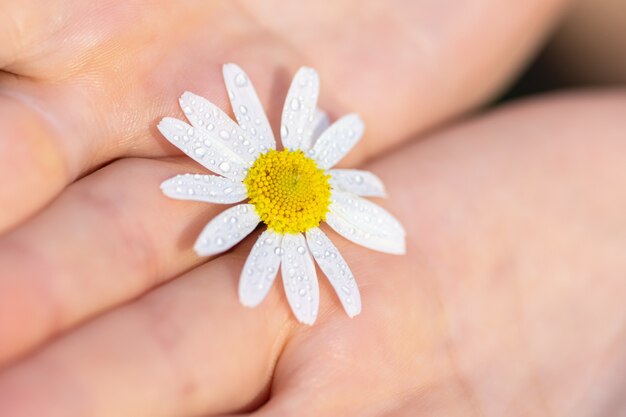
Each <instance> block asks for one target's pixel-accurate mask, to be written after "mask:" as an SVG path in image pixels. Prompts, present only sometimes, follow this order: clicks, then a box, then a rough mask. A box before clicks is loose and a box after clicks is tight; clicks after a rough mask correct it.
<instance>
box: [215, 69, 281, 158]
mask: <svg viewBox="0 0 626 417" xmlns="http://www.w3.org/2000/svg"><path fill="white" fill-rule="evenodd" d="M222 72H223V74H224V82H225V83H226V89H227V90H228V97H229V98H230V104H231V106H232V108H233V112H234V113H235V117H237V121H238V122H239V126H241V128H242V129H243V130H244V131H246V132H247V133H248V138H249V139H250V140H251V141H253V142H256V144H257V148H258V149H260V150H261V151H266V150H268V149H274V148H276V141H275V140H274V134H273V133H272V128H271V126H270V123H269V122H268V121H267V116H266V115H265V111H264V110H263V106H262V105H261V102H260V101H259V97H258V96H257V94H256V91H255V89H254V86H253V85H252V81H250V78H249V77H248V75H247V74H246V73H245V72H244V71H243V70H242V69H241V68H240V67H239V66H238V65H235V64H226V65H224V67H223V69H222Z"/></svg>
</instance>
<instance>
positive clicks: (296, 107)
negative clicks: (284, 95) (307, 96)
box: [289, 97, 300, 111]
mask: <svg viewBox="0 0 626 417" xmlns="http://www.w3.org/2000/svg"><path fill="white" fill-rule="evenodd" d="M289 106H290V107H291V110H293V111H296V110H299V109H300V100H299V99H298V98H296V97H294V98H292V99H291V102H290V103H289Z"/></svg>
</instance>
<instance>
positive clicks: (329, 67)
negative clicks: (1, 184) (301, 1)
mask: <svg viewBox="0 0 626 417" xmlns="http://www.w3.org/2000/svg"><path fill="white" fill-rule="evenodd" d="M562 2H563V0H552V1H549V2H547V1H537V0H535V1H533V2H522V3H520V4H519V5H517V6H516V7H518V8H519V9H516V10H514V11H511V10H508V11H506V10H505V9H504V7H505V6H504V5H502V3H501V2H497V1H495V0H492V1H490V2H487V3H485V4H484V6H481V7H480V8H479V9H478V10H472V9H470V10H469V15H471V16H476V18H475V19H476V20H472V19H470V20H462V21H464V22H466V24H464V25H456V24H453V23H451V22H455V23H456V22H458V20H459V19H458V18H455V16H465V15H467V14H468V13H467V12H468V10H466V9H464V8H459V7H457V5H455V7H452V8H449V9H448V10H454V11H455V13H458V15H455V16H450V17H445V19H446V20H447V19H450V21H451V22H450V23H448V26H446V25H441V24H440V22H437V23H436V24H434V23H433V21H432V20H436V19H434V18H433V16H431V15H429V14H428V13H424V12H423V10H421V9H420V8H419V7H418V8H413V7H408V8H407V7H406V5H405V4H404V3H403V2H398V3H395V5H396V8H394V7H385V8H384V9H381V10H373V9H371V8H363V7H356V8H353V10H358V14H356V15H351V18H353V19H352V21H351V25H354V28H355V29H356V31H358V32H359V33H366V34H368V36H371V38H372V39H376V42H385V44H386V45H394V47H393V48H391V49H388V50H387V51H386V56H385V58H386V59H385V60H380V59H379V57H378V55H377V54H376V56H373V55H372V54H373V53H374V52H375V51H377V50H378V48H371V43H369V42H360V41H357V40H355V39H354V38H353V37H352V36H351V35H350V34H351V33H354V31H345V34H344V32H341V33H340V35H341V37H340V39H332V40H330V39H328V38H326V37H324V36H322V35H323V33H326V32H328V33H337V32H336V31H335V30H328V31H320V30H319V28H318V26H319V24H320V22H321V21H323V23H324V25H331V26H332V24H334V22H336V21H341V20H342V19H341V7H337V8H335V9H334V12H333V13H335V14H337V16H334V17H335V18H336V19H338V20H333V19H331V20H329V21H326V20H324V18H323V17H317V18H311V16H312V15H313V16H326V15H327V13H326V11H324V10H319V9H317V8H315V7H314V8H313V10H312V11H311V12H312V14H310V13H306V11H302V10H300V11H295V10H294V11H291V12H290V17H291V18H290V19H285V20H289V21H290V24H294V25H297V26H298V25H300V27H299V28H298V30H297V31H294V30H292V29H291V28H290V27H285V26H284V22H283V21H282V20H281V21H278V22H277V21H275V20H274V19H273V18H269V17H268V16H267V15H266V14H265V11H264V10H262V9H257V6H254V5H248V6H249V7H250V10H252V11H251V12H246V10H244V9H242V8H241V7H239V6H238V5H236V4H231V3H211V4H210V5H209V4H207V5H199V4H197V3H193V4H190V5H189V6H187V7H176V8H172V9H169V8H168V7H167V5H162V4H158V3H157V4H150V5H147V4H146V5H144V4H143V3H141V2H139V3H137V4H134V5H133V6H129V7H127V6H124V5H122V4H120V3H116V2H98V3H96V4H94V3H89V5H85V4H82V3H70V4H66V3H62V4H63V7H61V6H59V7H61V9H62V10H61V11H59V13H49V14H45V13H44V15H45V16H49V15H59V16H62V18H60V19H59V22H57V23H55V25H57V24H58V25H59V26H58V27H57V26H54V27H55V28H56V29H57V30H52V32H51V33H52V35H50V36H47V37H45V36H42V42H40V43H37V42H32V43H33V45H37V48H35V49H34V50H30V49H29V54H26V56H25V57H24V59H23V60H19V61H17V62H16V63H15V64H14V65H13V66H12V67H11V70H12V71H14V72H16V73H18V74H26V75H29V76H31V77H34V78H37V79H43V80H52V81H54V83H43V82H39V83H37V82H34V81H32V80H31V79H29V80H17V81H15V82H14V83H11V86H10V87H11V88H10V89H11V93H12V94H13V96H19V97H21V98H20V100H19V101H20V106H19V107H26V109H24V111H25V112H26V113H27V115H26V116H21V117H17V118H15V120H16V123H18V124H17V125H16V126H14V120H13V117H10V115H8V116H7V117H6V118H4V117H0V123H2V124H3V125H7V126H8V130H9V131H14V132H16V133H14V134H13V135H12V136H10V137H8V139H7V142H6V143H7V147H17V148H18V149H19V146H18V145H16V142H18V141H19V140H20V138H21V137H22V136H23V135H24V134H32V132H30V133H29V132H24V128H20V126H22V125H21V124H19V122H20V121H21V120H22V119H23V118H24V117H26V118H32V119H35V121H36V123H35V124H36V125H42V124H43V125H45V126H46V128H45V129H43V131H41V132H39V133H38V134H39V136H37V139H36V140H34V139H33V140H27V141H25V144H22V145H20V146H26V149H25V150H24V151H23V153H24V154H26V155H30V158H29V157H24V158H20V156H19V154H18V155H17V157H15V158H11V159H10V160H9V159H7V161H8V162H9V163H8V164H0V177H10V176H13V172H20V173H23V174H22V175H20V176H13V178H16V179H15V180H14V185H13V186H12V187H7V189H6V190H5V192H4V193H2V194H0V206H2V207H6V210H5V211H6V215H4V216H3V218H2V219H1V220H0V231H1V230H3V229H6V228H8V227H10V226H11V225H14V224H16V223H17V222H19V221H22V220H23V219H25V218H27V217H28V216H29V215H31V214H32V213H33V212H35V211H37V210H38V209H39V208H40V207H42V206H43V205H44V204H46V203H47V202H48V201H50V200H51V199H52V198H53V197H54V195H56V194H57V193H58V191H59V189H60V188H61V187H62V186H63V185H64V184H66V183H68V182H70V181H72V180H73V179H74V178H75V177H76V176H79V175H81V174H83V173H85V172H88V171H90V170H92V169H93V168H94V167H97V166H99V165H101V164H104V163H106V162H107V161H110V160H112V159H115V158H118V157H121V156H124V155H126V156H154V155H163V154H166V153H167V154H171V153H172V152H174V150H173V148H171V147H167V146H165V142H164V141H163V139H162V138H160V136H159V135H158V134H157V133H156V131H155V129H154V125H155V121H156V120H158V119H160V118H161V117H163V116H177V115H179V114H180V111H179V110H177V109H176V99H177V98H178V96H179V95H180V93H181V92H182V91H185V90H193V91H195V92H197V93H198V94H200V95H203V96H206V97H207V98H209V99H210V100H211V101H212V102H214V103H216V104H217V105H219V106H220V107H222V108H224V109H226V108H227V107H228V106H227V105H226V104H227V103H226V102H227V99H226V97H227V96H226V93H225V88H224V86H223V84H222V82H221V68H220V67H221V64H222V63H223V62H228V61H237V62H239V63H240V64H241V65H242V67H244V68H248V71H250V75H251V79H252V80H254V82H255V85H256V87H257V92H258V93H259V97H260V99H261V102H262V104H263V105H264V107H265V108H266V109H269V110H270V119H271V121H273V122H274V123H273V126H274V128H275V129H277V126H278V115H277V112H278V110H279V109H280V108H281V107H282V103H283V100H284V97H285V94H286V88H287V87H286V85H285V84H286V82H285V80H283V78H285V76H284V75H281V74H284V73H285V72H284V71H286V72H287V73H288V74H292V73H294V72H295V69H296V68H297V67H298V66H300V65H301V64H302V62H301V61H302V57H301V55H300V54H301V53H303V51H306V53H307V54H308V51H309V50H310V49H311V48H317V47H320V46H321V47H322V49H323V50H324V54H319V56H320V57H326V56H330V53H331V52H332V55H333V58H332V60H331V59H329V60H326V59H319V60H314V61H313V62H311V63H309V64H310V65H314V66H316V67H318V69H320V70H321V71H320V73H321V74H322V83H325V84H324V85H325V86H326V88H325V89H324V88H323V89H322V96H321V97H322V101H321V104H322V105H323V106H324V108H325V109H326V110H328V111H329V112H330V113H331V114H333V115H335V117H337V116H340V115H342V114H346V113H348V112H350V111H357V112H359V113H360V114H361V115H362V116H363V118H364V120H365V122H366V125H367V127H368V130H367V132H368V133H367V134H366V136H365V138H364V146H362V147H360V148H359V149H357V151H356V152H355V154H353V155H352V156H351V157H350V158H351V159H347V160H346V163H347V164H350V163H356V162H357V161H359V160H360V161H362V160H365V159H367V158H368V157H370V156H372V155H376V154H378V153H380V152H381V151H383V150H384V149H388V148H389V147H392V146H394V145H397V144H398V143H400V142H401V141H403V140H406V139H407V138H410V137H413V136H412V134H413V133H415V132H418V131H422V130H424V129H426V128H428V127H430V126H432V125H433V124H435V123H438V122H440V121H441V120H443V119H444V118H446V117H450V116H451V115H454V114H458V113H459V112H461V111H463V110H465V109H467V108H469V107H471V106H473V105H475V104H476V103H477V102H479V101H482V100H484V98H485V97H486V96H488V95H489V94H491V93H493V91H495V90H496V89H497V88H498V87H499V86H500V85H502V83H503V80H505V79H506V77H507V76H508V75H509V74H510V73H511V68H514V67H515V66H516V65H518V64H519V62H520V61H522V60H523V58H524V57H525V56H526V54H527V53H528V51H529V50H531V49H532V47H533V46H534V45H535V44H536V43H537V42H538V40H539V39H540V38H541V35H542V33H543V32H544V31H545V30H546V29H547V27H548V26H549V24H550V22H551V21H552V20H553V19H554V16H555V15H556V14H557V11H558V9H559V8H560V7H561V3H562ZM54 4H57V3H54ZM345 4H346V5H349V4H350V3H345ZM466 7H472V5H471V4H469V3H468V6H466ZM506 7H509V6H506ZM492 8H493V9H492ZM44 10H48V9H44ZM396 10H403V13H402V14H398V13H397V11H396ZM56 11H57V10H56V9H53V12H56ZM242 11H243V13H242ZM8 12H9V13H12V9H11V8H8ZM505 12H506V15H515V16H516V19H514V20H515V22H514V23H515V24H509V23H508V21H506V22H507V23H506V24H503V25H494V24H493V22H494V19H493V18H492V16H493V15H498V14H505ZM164 13H167V16H168V18H167V19H163V18H162V17H163V14H164ZM373 14H374V15H376V16H377V19H371V16H372V15H373ZM190 15H193V16H194V19H189V16H190ZM443 15H444V16H445V14H443ZM9 19H12V17H9ZM500 20H502V19H496V20H495V21H496V22H499V21H500ZM484 21H487V22H489V24H481V23H482V22H484ZM502 21H503V22H504V21H505V20H502ZM111 22H115V24H112V23H111ZM265 22H271V25H270V31H276V33H277V34H278V36H258V34H259V32H261V33H265V31H266V30H267V29H265V28H266V26H265V25H266V23H265ZM372 22H379V23H376V24H373V23H372ZM380 22H385V23H387V24H384V25H382V26H380ZM181 27H183V28H185V30H184V31H182V30H179V29H180V28H181ZM415 27H421V28H430V29H428V30H427V31H426V29H424V30H425V32H424V33H415V29H414V28H415ZM477 27H478V28H481V30H478V31H476V28H477ZM383 28H384V29H385V30H382V29H383ZM328 29H330V27H329V28H328ZM68 33H70V34H71V35H72V36H68ZM162 33H172V34H175V35H172V36H167V37H165V38H164V39H162V42H160V43H159V44H158V51H155V50H154V49H153V48H152V47H151V46H149V45H148V46H146V42H145V39H150V38H152V37H156V36H159V35H160V34H162ZM296 34H297V35H298V36H296ZM206 39H213V43H214V45H219V47H214V48H209V49H207V48H206ZM277 39H278V40H277ZM416 39H417V40H416ZM494 39H495V40H497V42H494ZM287 40H288V41H287ZM466 44H472V45H483V44H489V48H479V49H480V53H481V56H480V57H479V58H478V59H477V58H476V57H475V56H474V55H472V56H471V57H467V59H465V61H464V62H471V63H473V64H474V65H472V66H470V67H468V68H465V69H464V71H463V72H462V73H461V74H459V73H458V72H457V67H458V66H457V65H455V64H456V63H457V62H458V61H459V59H462V58H460V56H461V57H462V56H464V55H463V54H464V53H469V51H471V53H472V54H475V51H476V48H466V47H465V45H466ZM59 45H62V47H59ZM415 45H417V49H418V50H422V51H424V53H422V54H419V53H412V52H411V53H407V51H409V50H410V51H412V50H413V49H414V48H415V47H416V46H415ZM258 50H262V51H264V53H263V62H271V63H272V64H271V65H270V66H269V67H268V66H265V67H260V66H259V58H258V52H256V51H258ZM346 50H349V51H351V55H354V56H356V57H358V58H359V59H356V60H349V64H350V65H348V66H346V65H345V64H344V62H345V61H346V54H345V51H346ZM50 51H55V52H54V53H50ZM459 51H460V52H461V53H460V54H459ZM314 56H318V55H314ZM383 61H384V65H381V64H383ZM181 63H184V64H181ZM357 63H364V65H367V66H368V68H370V69H369V70H368V71H367V72H363V71H360V67H358V66H357V65H355V64H357ZM433 63H437V65H436V69H437V70H436V71H435V70H433ZM181 65H184V68H185V69H184V71H183V72H181V70H180V68H181ZM440 69H443V70H440ZM487 70H488V71H489V73H490V77H484V76H483V74H484V73H485V72H486V71H487ZM353 74H357V76H353ZM366 74H367V75H366ZM415 74H420V76H419V77H416V76H415ZM287 78H288V77H287ZM207 80H210V81H207ZM5 84H6V83H5ZM103 85H104V86H105V88H102V86H103ZM441 85H445V86H446V90H445V91H443V92H442V91H441V89H440V88H439V86H441ZM5 89H6V87H5ZM390 91H392V92H393V94H391V95H389V92H390ZM414 97H420V98H419V99H418V100H417V101H415V99H414ZM459 97H460V98H459ZM11 101H12V102H13V101H14V100H11ZM380 103H385V105H384V106H382V105H381V104H380ZM416 113H419V114H420V117H419V118H416V117H414V115H415V114H416ZM0 115H1V112H0ZM389 120H393V121H394V122H393V123H389ZM49 124H51V125H53V127H50V126H48V125H49ZM380 137H384V138H385V140H382V141H381V140H378V139H377V138H380ZM30 143H34V144H41V143H43V145H38V146H31V145H28V144H30ZM38 148H39V149H42V148H45V149H47V150H49V152H50V155H49V156H47V157H46V158H48V159H49V160H51V161H53V162H54V164H53V165H54V166H62V167H65V168H66V170H65V171H58V172H57V171H54V175H51V176H50V177H51V180H50V182H49V183H47V182H46V181H45V178H48V177H47V174H48V173H49V172H50V169H46V168H47V166H42V165H41V163H35V164H34V165H29V163H31V162H32V160H33V158H34V157H33V155H37V150H38ZM7 158H8V157H7ZM0 162H4V161H0ZM35 162H37V161H35ZM24 166H28V167H29V170H28V171H26V169H25V168H23V167H24ZM42 184H43V185H42ZM35 187H36V188H35ZM27 189H28V190H31V193H30V194H28V196H26V197H24V195H25V194H26V191H23V190H27ZM14 206H15V207H14Z"/></svg>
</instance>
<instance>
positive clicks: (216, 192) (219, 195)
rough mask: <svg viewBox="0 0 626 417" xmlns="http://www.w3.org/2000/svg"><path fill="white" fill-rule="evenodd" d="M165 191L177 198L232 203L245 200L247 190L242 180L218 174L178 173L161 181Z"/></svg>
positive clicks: (166, 193) (167, 194)
mask: <svg viewBox="0 0 626 417" xmlns="http://www.w3.org/2000/svg"><path fill="white" fill-rule="evenodd" d="M161 190H163V193H164V194H165V195H166V196H168V197H171V198H175V199H177V200H191V201H203V202H206V203H217V204H232V203H238V202H240V201H243V200H245V199H246V198H247V197H248V196H247V191H246V187H245V185H243V184H242V183H241V182H240V181H233V180H231V179H229V178H225V177H219V176H217V175H203V174H183V175H176V176H175V177H172V178H170V179H168V180H166V181H164V182H163V183H161Z"/></svg>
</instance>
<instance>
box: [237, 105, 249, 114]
mask: <svg viewBox="0 0 626 417" xmlns="http://www.w3.org/2000/svg"><path fill="white" fill-rule="evenodd" d="M239 111H240V112H241V114H246V113H248V108H247V107H246V106H244V105H243V104H242V105H241V106H239Z"/></svg>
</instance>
